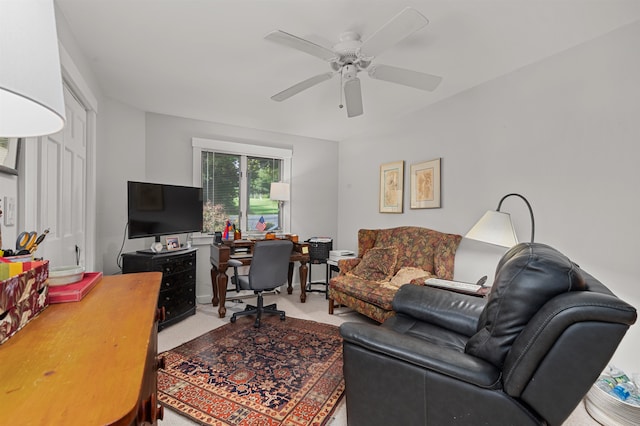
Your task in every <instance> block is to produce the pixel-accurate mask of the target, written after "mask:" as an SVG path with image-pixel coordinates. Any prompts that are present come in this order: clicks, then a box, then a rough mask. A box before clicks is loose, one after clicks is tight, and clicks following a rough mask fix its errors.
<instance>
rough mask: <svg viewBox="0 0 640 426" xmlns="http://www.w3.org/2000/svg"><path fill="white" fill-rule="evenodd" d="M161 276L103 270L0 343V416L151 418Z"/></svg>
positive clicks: (20, 419) (101, 421)
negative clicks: (91, 284)
mask: <svg viewBox="0 0 640 426" xmlns="http://www.w3.org/2000/svg"><path fill="white" fill-rule="evenodd" d="M161 279H162V274H161V273H160V272H147V273H140V274H127V275H116V276H108V277H103V278H102V280H101V282H99V283H98V284H97V285H96V287H95V288H93V289H92V290H91V291H90V292H89V294H87V296H85V298H84V299H82V300H81V301H80V302H70V303H62V304H56V305H50V306H49V307H47V308H46V309H45V310H44V311H43V312H42V313H41V314H40V315H39V316H38V317H37V318H35V319H34V320H33V321H31V322H30V323H29V324H27V325H26V326H25V328H24V329H22V330H21V331H19V332H18V333H17V334H16V335H15V336H13V337H12V338H10V339H9V340H8V341H7V342H5V343H4V344H2V345H0V395H2V396H1V397H0V424H2V425H107V424H109V425H112V424H116V425H137V424H156V420H157V419H158V418H162V407H158V404H157V379H156V371H157V364H158V362H157V361H156V354H157V319H158V318H157V309H156V304H157V302H158V292H159V290H160V281H161Z"/></svg>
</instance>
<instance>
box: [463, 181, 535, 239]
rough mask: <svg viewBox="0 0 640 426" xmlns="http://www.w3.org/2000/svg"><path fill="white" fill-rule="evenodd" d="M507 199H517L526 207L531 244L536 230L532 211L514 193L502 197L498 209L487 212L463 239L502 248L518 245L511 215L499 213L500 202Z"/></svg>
mask: <svg viewBox="0 0 640 426" xmlns="http://www.w3.org/2000/svg"><path fill="white" fill-rule="evenodd" d="M508 197H519V198H521V199H522V201H524V202H525V204H526V205H527V208H528V209H529V215H530V216H531V242H533V239H534V236H535V230H536V225H535V220H534V218H533V209H532V208H531V204H530V203H529V201H528V200H527V199H526V198H525V197H523V196H522V195H520V194H516V193H511V194H507V195H505V196H504V197H502V198H501V199H500V202H499V203H498V208H497V209H496V210H488V211H487V212H486V213H485V214H484V215H483V216H482V217H481V218H480V220H479V221H478V222H477V223H476V224H475V225H473V228H471V229H470V230H469V232H467V235H465V237H466V238H471V239H473V240H478V241H484V242H486V243H490V244H495V245H498V246H503V247H513V246H515V245H516V244H518V237H517V235H516V231H515V228H514V227H513V222H512V221H511V215H510V214H509V213H506V212H502V211H500V208H501V207H502V202H503V201H504V200H505V199H507V198H508Z"/></svg>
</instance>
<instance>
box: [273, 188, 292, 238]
mask: <svg viewBox="0 0 640 426" xmlns="http://www.w3.org/2000/svg"><path fill="white" fill-rule="evenodd" d="M269 198H270V199H272V200H274V201H277V202H278V228H279V229H283V227H282V207H283V206H284V202H285V201H289V184H288V183H284V182H271V190H270V191H269Z"/></svg>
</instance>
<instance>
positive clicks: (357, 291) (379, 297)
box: [330, 274, 398, 313]
mask: <svg viewBox="0 0 640 426" xmlns="http://www.w3.org/2000/svg"><path fill="white" fill-rule="evenodd" d="M386 284H388V283H386ZM330 289H331V290H330V293H333V292H340V293H342V294H344V295H346V296H348V297H349V298H353V299H354V300H355V299H358V300H361V301H362V302H363V306H364V305H367V304H369V305H373V306H377V307H378V308H381V309H383V310H385V311H392V310H393V308H392V306H391V303H392V302H393V296H395V294H396V293H397V292H398V289H397V288H395V287H391V286H388V285H381V284H380V283H377V282H375V281H370V280H364V279H362V278H359V277H357V276H355V275H352V274H346V275H342V276H338V277H333V278H332V279H331V284H330ZM349 306H352V305H349ZM352 307H353V306H352ZM359 312H362V311H360V310H359ZM363 313H364V312H363Z"/></svg>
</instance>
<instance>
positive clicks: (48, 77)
mask: <svg viewBox="0 0 640 426" xmlns="http://www.w3.org/2000/svg"><path fill="white" fill-rule="evenodd" d="M64 122H65V111H64V98H63V94H62V75H61V72H60V56H59V53H58V35H57V32H56V21H55V13H54V8H53V0H1V1H0V136H2V137H34V136H43V135H49V134H52V133H56V132H58V131H60V130H61V129H62V128H63V127H64Z"/></svg>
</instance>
